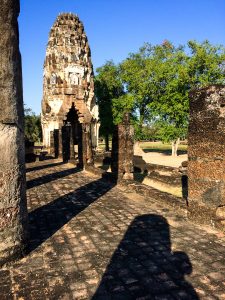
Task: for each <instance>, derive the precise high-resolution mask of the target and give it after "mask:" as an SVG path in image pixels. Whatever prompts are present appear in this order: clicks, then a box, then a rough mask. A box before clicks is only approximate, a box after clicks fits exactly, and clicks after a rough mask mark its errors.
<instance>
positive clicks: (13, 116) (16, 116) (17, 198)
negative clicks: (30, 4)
mask: <svg viewBox="0 0 225 300" xmlns="http://www.w3.org/2000/svg"><path fill="white" fill-rule="evenodd" d="M0 11H1V14H0V36H1V38H0V96H1V105H0V137H1V138H0V265H2V264H3V263H5V262H7V261H9V260H11V259H13V258H15V257H18V256H20V255H21V254H22V252H23V248H24V240H25V238H26V221H27V210H26V195H25V166H24V158H25V151H24V137H23V136H24V134H23V125H24V120H23V97H22V72H21V59H20V51H19V36H18V24H17V17H18V14H19V1H18V0H15V1H9V0H4V1H1V3H0Z"/></svg>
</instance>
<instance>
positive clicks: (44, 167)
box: [26, 162, 65, 173]
mask: <svg viewBox="0 0 225 300" xmlns="http://www.w3.org/2000/svg"><path fill="white" fill-rule="evenodd" d="M64 164H65V163H64V162H57V163H53V164H46V165H42V166H35V167H31V168H26V173H28V172H32V171H39V170H43V169H47V168H52V167H57V166H61V165H64Z"/></svg>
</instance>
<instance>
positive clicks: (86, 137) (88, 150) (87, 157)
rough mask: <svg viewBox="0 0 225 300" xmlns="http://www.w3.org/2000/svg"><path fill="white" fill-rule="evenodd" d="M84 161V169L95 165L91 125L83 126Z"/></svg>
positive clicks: (85, 124) (84, 124)
mask: <svg viewBox="0 0 225 300" xmlns="http://www.w3.org/2000/svg"><path fill="white" fill-rule="evenodd" d="M82 160H83V168H84V169H85V166H86V165H93V164H94V159H93V150H92V143H91V124H89V123H83V124H82Z"/></svg>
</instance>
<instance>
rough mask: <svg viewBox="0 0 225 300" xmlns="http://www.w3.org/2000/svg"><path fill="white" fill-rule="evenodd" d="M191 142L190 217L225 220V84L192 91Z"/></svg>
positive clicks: (210, 221)
mask: <svg viewBox="0 0 225 300" xmlns="http://www.w3.org/2000/svg"><path fill="white" fill-rule="evenodd" d="M188 143H189V144H188V158H189V161H188V202H189V217H190V218H192V219H193V220H195V221H198V222H201V223H202V222H206V223H209V224H215V223H216V222H217V221H222V222H225V210H224V208H225V86H210V87H207V88H203V89H200V90H196V91H194V92H192V93H191V94H190V125H189V136H188ZM224 225H225V223H224Z"/></svg>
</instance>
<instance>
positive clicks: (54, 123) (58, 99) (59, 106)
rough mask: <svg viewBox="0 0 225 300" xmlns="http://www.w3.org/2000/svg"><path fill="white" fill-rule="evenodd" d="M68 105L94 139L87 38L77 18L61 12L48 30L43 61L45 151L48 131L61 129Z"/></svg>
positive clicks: (95, 114)
mask: <svg viewBox="0 0 225 300" xmlns="http://www.w3.org/2000/svg"><path fill="white" fill-rule="evenodd" d="M72 105H75V108H76V110H77V114H78V118H79V122H80V123H92V125H93V135H94V137H96V136H97V135H98V128H99V126H98V125H97V124H98V106H97V105H96V101H95V97H94V74H93V66H92V62H91V51H90V47H89V43H88V39H87V36H86V33H85V31H84V26H83V23H82V22H81V21H80V20H79V18H78V17H77V15H74V14H71V13H63V14H60V15H59V16H58V17H57V19H56V21H55V23H54V25H53V26H52V28H51V31H50V34H49V40H48V46H47V50H46V58H45V62H44V77H43V100H42V129H43V142H44V146H46V147H47V148H48V147H50V132H51V131H54V129H61V127H62V125H63V121H65V120H66V117H67V114H68V112H69V110H70V109H71V107H72ZM94 137H93V141H94V140H96V139H95V138H94ZM95 146H97V145H95Z"/></svg>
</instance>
